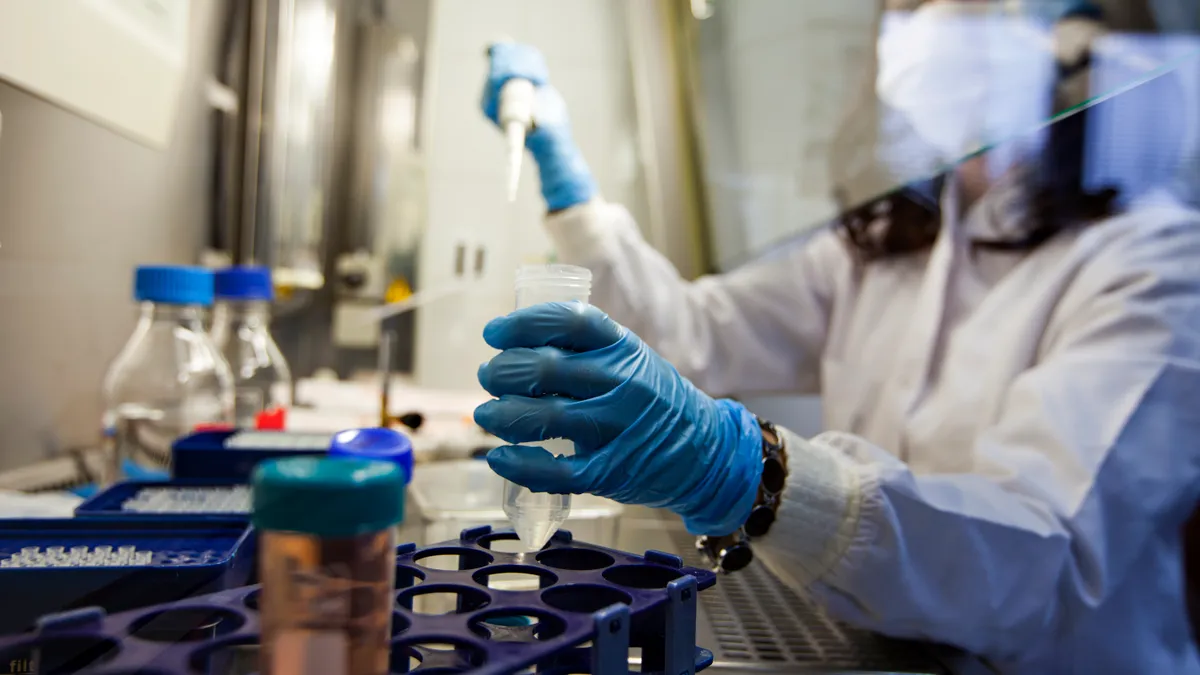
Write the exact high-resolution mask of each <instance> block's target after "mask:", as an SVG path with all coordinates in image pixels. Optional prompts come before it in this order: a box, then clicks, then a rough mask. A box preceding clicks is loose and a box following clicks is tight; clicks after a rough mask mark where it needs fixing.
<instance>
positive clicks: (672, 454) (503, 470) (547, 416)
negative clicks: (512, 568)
mask: <svg viewBox="0 0 1200 675" xmlns="http://www.w3.org/2000/svg"><path fill="white" fill-rule="evenodd" d="M483 336H484V339H485V340H486V341H487V343H488V344H489V345H491V346H492V347H495V348H496V349H500V350H503V351H502V352H501V353H500V354H499V355H497V356H496V357H495V358H493V359H492V360H491V361H489V362H488V363H487V364H485V365H483V366H482V367H481V368H480V369H479V382H480V384H482V385H483V387H484V389H487V391H488V392H489V393H491V394H492V395H493V396H497V397H499V398H498V399H497V400H493V401H489V402H488V403H485V404H483V405H481V406H479V407H478V408H477V409H476V410H475V421H476V422H478V423H479V425H480V426H481V427H483V428H484V429H486V430H487V431H489V432H491V433H493V434H495V435H497V436H499V437H500V438H503V439H504V440H505V441H508V442H509V443H526V442H530V441H538V440H542V439H546V438H568V439H570V440H573V441H575V448H576V454H575V456H573V457H554V456H552V455H551V454H550V453H549V452H547V451H546V450H544V449H542V448H537V447H527V446H526V447H522V446H504V447H500V448H496V449H494V450H492V451H491V452H490V453H488V457H487V459H488V463H489V464H490V465H491V466H492V468H493V469H494V470H495V471H496V473H498V474H500V475H501V476H504V477H505V478H507V479H509V480H511V481H513V482H515V483H519V484H521V485H525V486H527V487H529V488H530V489H531V490H533V491H535V492H555V493H583V492H589V493H593V494H597V495H601V496H604V497H609V498H611V499H615V500H616V501H619V502H624V503H626V504H644V505H647V506H653V507H661V508H667V509H670V510H672V511H674V512H675V513H678V514H679V515H681V516H683V518H684V522H685V523H686V525H687V527H688V530H689V531H691V532H693V533H696V534H727V533H729V532H732V531H734V530H736V529H737V528H738V527H739V526H740V525H741V524H742V523H743V522H745V520H746V517H747V516H748V515H749V513H750V509H751V507H752V506H753V503H754V499H755V495H756V494H757V490H758V485H759V482H760V478H761V473H762V435H761V432H760V430H759V426H758V423H757V422H756V421H755V419H754V416H753V415H751V414H750V412H749V411H747V410H746V408H745V407H743V406H742V405H741V404H739V403H735V402H733V401H729V400H713V399H712V398H709V397H708V396H707V395H706V394H704V393H703V392H701V391H700V390H699V389H697V388H696V387H694V386H693V385H692V383H690V382H688V381H687V379H685V378H684V377H683V376H681V375H680V374H679V373H678V372H677V371H676V370H675V368H674V367H672V366H671V364H669V363H667V362H666V361H665V360H664V359H663V358H662V357H660V356H659V355H658V354H656V353H655V352H654V351H653V350H651V349H650V348H649V347H648V346H646V344H645V343H644V342H642V341H641V340H640V339H639V338H638V337H637V336H636V335H634V334H633V333H631V332H629V331H628V330H626V329H625V328H624V327H622V326H620V325H619V324H617V323H616V322H614V321H613V320H612V319H610V318H608V316H606V315H605V314H604V313H603V312H601V311H600V310H598V309H596V308H594V307H590V306H587V305H583V304H579V303H544V304H540V305H534V306H532V307H528V308H525V309H519V310H517V311H515V312H513V313H511V314H509V315H507V316H504V317H500V318H498V319H495V320H493V321H492V322H491V323H489V324H488V325H487V327H486V328H485V329H484V333H483Z"/></svg>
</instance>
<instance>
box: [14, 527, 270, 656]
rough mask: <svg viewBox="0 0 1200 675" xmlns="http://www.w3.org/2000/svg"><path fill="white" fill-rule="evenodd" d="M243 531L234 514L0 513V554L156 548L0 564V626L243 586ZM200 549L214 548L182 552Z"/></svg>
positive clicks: (248, 564)
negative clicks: (115, 555) (96, 562)
mask: <svg viewBox="0 0 1200 675" xmlns="http://www.w3.org/2000/svg"><path fill="white" fill-rule="evenodd" d="M250 536H251V530H250V528H249V527H248V526H247V525H246V524H245V523H238V522H233V521H226V522H224V523H218V522H211V523H205V522H180V521H159V522H154V521H143V520H128V521H121V520H110V519H100V518H96V519H90V518H75V519H23V520H0V560H2V559H7V558H9V557H10V556H12V555H13V554H15V553H17V552H19V551H20V550H21V549H22V548H24V547H26V546H37V547H40V548H41V549H42V550H43V551H45V550H46V549H47V548H48V547H50V546H64V547H67V548H70V547H71V546H88V547H89V548H90V547H95V546H99V545H111V546H112V547H113V548H114V549H115V548H116V547H118V546H123V545H133V546H136V547H137V548H138V549H139V550H143V551H144V550H149V551H153V552H154V553H155V555H154V557H153V559H152V561H151V563H150V564H149V565H145V566H130V567H39V568H29V567H22V568H0V599H2V601H0V605H2V606H3V611H0V633H8V632H14V631H21V630H25V629H27V628H29V627H31V626H32V625H33V624H34V621H35V620H36V619H37V617H39V616H41V615H43V614H47V613H50V612H58V611H62V610H64V609H72V608H76V607H87V606H98V607H103V608H104V609H106V610H108V611H110V612H119V611H123V610H127V609H132V608H134V607H143V606H146V605H152V604H157V603H162V602H171V601H174V600H181V599H183V598H188V597H191V596H193V595H198V594H202V593H211V592H213V591H217V590H220V589H224V588H233V587H236V586H240V585H243V584H245V583H247V582H248V581H249V579H250V578H251V572H252V567H253V554H252V551H251V547H250V546H248V545H247V544H248V540H249V538H250ZM206 550H212V551H218V554H217V557H216V559H215V560H214V561H213V562H206V563H205V562H198V561H199V560H200V558H198V557H191V555H189V553H188V552H196V551H206ZM0 667H2V666H0Z"/></svg>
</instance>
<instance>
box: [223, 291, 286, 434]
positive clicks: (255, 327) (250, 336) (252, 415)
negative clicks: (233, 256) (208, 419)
mask: <svg viewBox="0 0 1200 675" xmlns="http://www.w3.org/2000/svg"><path fill="white" fill-rule="evenodd" d="M213 290H214V295H215V298H216V306H215V308H214V309H213V322H212V332H211V334H212V339H213V343H214V344H216V345H217V348H218V349H220V350H221V353H222V354H224V356H225V359H226V360H227V361H228V362H229V367H230V368H231V369H232V370H233V383H234V396H235V418H236V423H237V426H238V427H239V428H242V429H282V428H283V427H284V423H285V420H286V416H287V410H288V408H290V407H291V405H292V374H291V371H290V370H289V369H288V365H287V361H285V360H284V358H283V353H282V352H280V351H279V346H278V345H276V344H275V340H274V338H272V337H271V332H270V330H269V327H270V324H271V301H272V300H273V299H274V297H275V292H274V287H273V286H272V285H271V271H270V270H269V269H267V268H265V267H229V268H226V269H223V270H220V271H218V272H217V273H216V275H215V276H214V278H213Z"/></svg>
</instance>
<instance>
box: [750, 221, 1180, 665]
mask: <svg viewBox="0 0 1200 675" xmlns="http://www.w3.org/2000/svg"><path fill="white" fill-rule="evenodd" d="M1198 225H1200V223H1197V222H1191V223H1188V224H1187V225H1186V226H1182V227H1159V228H1156V230H1157V231H1155V232H1151V233H1135V234H1133V235H1130V236H1129V237H1126V238H1125V240H1123V241H1118V242H1117V243H1116V245H1113V246H1108V247H1106V248H1105V249H1103V250H1102V251H1101V252H1100V253H1099V254H1098V255H1097V257H1096V258H1095V259H1094V260H1093V261H1092V262H1091V263H1089V264H1086V265H1085V266H1083V267H1082V268H1081V269H1080V272H1079V273H1078V275H1077V277H1076V278H1075V280H1074V281H1073V282H1072V283H1071V285H1070V287H1069V288H1068V289H1067V290H1066V291H1065V292H1064V295H1063V296H1062V298H1061V300H1060V302H1059V304H1058V306H1057V308H1056V310H1055V315H1054V316H1053V317H1052V320H1051V322H1050V324H1049V325H1050V327H1049V328H1048V329H1047V331H1046V333H1045V335H1044V337H1043V342H1042V344H1041V347H1040V349H1041V352H1040V354H1041V357H1040V359H1039V363H1038V364H1037V365H1036V366H1035V367H1033V368H1031V369H1029V370H1027V371H1025V372H1024V373H1022V374H1021V375H1019V376H1018V377H1017V378H1016V379H1015V380H1014V381H1013V382H1012V383H1011V386H1010V388H1009V391H1008V393H1007V395H1006V396H1005V398H1004V403H1003V404H1002V409H1001V411H1000V413H999V415H998V417H997V420H996V423H995V424H994V425H993V426H991V427H990V428H989V429H988V430H986V432H985V433H983V434H982V435H981V436H979V437H977V438H976V440H975V441H974V445H973V447H964V448H962V452H964V453H971V456H972V457H973V460H974V470H973V471H972V472H970V473H942V474H937V473H933V474H930V473H922V474H920V475H917V474H914V473H913V472H912V471H910V469H909V467H908V466H907V465H905V464H904V463H903V462H901V461H900V460H899V459H898V458H897V457H896V456H895V455H894V454H893V453H891V452H887V451H885V449H882V448H878V447H875V446H873V445H872V444H871V443H869V442H867V441H866V440H864V439H862V438H860V437H857V436H853V435H850V434H846V433H838V432H829V433H823V434H821V435H819V436H816V437H814V438H813V439H811V440H805V439H802V438H800V437H798V436H795V435H792V434H785V441H786V442H787V444H788V450H787V451H788V456H789V464H788V469H789V476H788V482H787V486H786V488H785V492H784V495H783V502H782V504H781V507H780V510H779V513H778V520H777V521H776V523H775V526H774V527H773V528H772V529H771V531H770V532H769V533H768V535H767V536H765V537H763V538H762V539H761V540H756V541H755V544H754V545H755V552H756V555H757V556H758V557H759V558H760V559H763V560H765V562H766V563H767V565H768V566H769V567H770V568H771V569H772V570H773V571H774V572H776V573H777V574H778V575H779V576H780V577H781V578H782V579H783V580H784V581H786V582H788V583H790V584H793V585H795V586H796V587H798V588H800V589H802V590H805V591H807V592H808V593H809V594H810V595H812V596H814V597H815V598H816V599H818V600H819V601H820V602H821V603H822V604H823V605H824V606H825V607H826V608H827V609H828V610H829V611H830V612H831V613H832V614H834V615H835V616H838V617H839V618H842V619H845V620H848V621H850V622H851V623H854V624H857V625H860V626H863V627H867V628H871V629H874V630H877V631H880V632H883V633H887V634H890V635H894V636H900V637H912V638H922V639H928V640H934V641H938V642H942V643H948V644H953V645H956V646H958V647H961V648H964V649H967V650H970V651H972V652H974V653H976V654H980V655H983V656H986V657H991V658H994V659H1005V658H1017V657H1019V656H1020V655H1021V654H1028V653H1030V650H1034V649H1037V648H1038V646H1039V645H1041V646H1043V647H1047V645H1052V644H1053V642H1052V641H1053V640H1054V639H1055V636H1056V635H1059V634H1061V632H1062V631H1064V630H1065V628H1064V626H1066V625H1067V624H1068V623H1069V621H1070V620H1071V618H1072V617H1078V616H1081V615H1085V614H1086V613H1088V612H1091V611H1094V610H1095V609H1096V608H1097V607H1098V606H1099V605H1100V604H1101V603H1103V602H1105V600H1106V599H1107V598H1108V597H1110V596H1111V595H1112V593H1113V592H1114V589H1116V588H1117V587H1118V586H1119V585H1120V584H1121V583H1122V581H1123V580H1124V579H1126V578H1127V577H1128V576H1129V575H1131V574H1136V573H1137V571H1136V570H1133V569H1131V567H1132V566H1133V563H1134V561H1135V560H1136V559H1137V557H1138V556H1139V555H1141V554H1142V552H1143V551H1144V550H1145V546H1146V545H1147V544H1148V542H1150V541H1151V540H1152V538H1153V537H1154V536H1155V533H1156V532H1161V531H1162V528H1167V527H1178V526H1180V525H1181V524H1182V522H1183V521H1184V519H1185V518H1186V517H1187V514H1188V513H1189V512H1190V510H1191V508H1192V506H1193V505H1194V503H1195V501H1196V498H1197V486H1198V485H1200V460H1198V457H1197V455H1198V451H1197V445H1196V439H1197V438H1200V407H1198V406H1197V405H1196V401H1198V400H1200V227H1198ZM1181 592H1182V591H1181Z"/></svg>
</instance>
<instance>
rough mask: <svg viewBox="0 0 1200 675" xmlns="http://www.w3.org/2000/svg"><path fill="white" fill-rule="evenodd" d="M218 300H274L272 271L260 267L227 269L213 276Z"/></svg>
mask: <svg viewBox="0 0 1200 675" xmlns="http://www.w3.org/2000/svg"><path fill="white" fill-rule="evenodd" d="M213 290H214V293H215V295H216V298H217V299H218V300H272V299H273V298H274V297H275V288H274V287H273V286H272V285H271V270H269V269H267V268H266V267H258V266H238V267H226V268H225V269H223V270H218V271H217V273H216V274H215V275H214V276H213Z"/></svg>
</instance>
